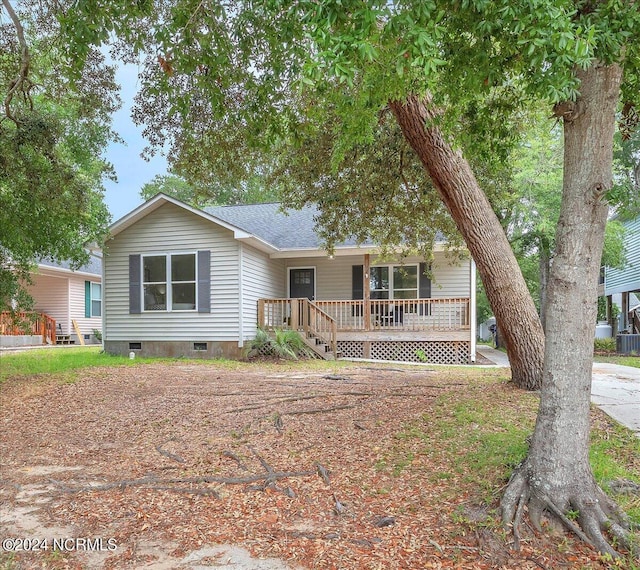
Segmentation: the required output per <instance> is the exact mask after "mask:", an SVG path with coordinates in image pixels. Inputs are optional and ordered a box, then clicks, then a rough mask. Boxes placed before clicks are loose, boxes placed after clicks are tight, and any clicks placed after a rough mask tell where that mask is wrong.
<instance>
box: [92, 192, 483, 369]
mask: <svg viewBox="0 0 640 570" xmlns="http://www.w3.org/2000/svg"><path fill="white" fill-rule="evenodd" d="M315 213H316V210H315V209H314V208H312V207H306V208H303V209H302V210H288V211H287V212H286V213H285V212H283V211H281V209H280V205H279V204H256V205H246V206H221V207H208V208H204V209H198V208H194V207H192V206H189V205H187V204H185V203H183V202H181V201H179V200H176V199H175V198H172V197H169V196H167V195H164V194H158V195H156V196H155V197H153V198H151V199H150V200H148V201H147V202H145V203H144V204H142V205H141V206H139V207H138V208H136V209H135V210H133V211H132V212H130V213H129V214H127V215H125V216H124V217H123V218H121V219H120V220H118V221H116V222H115V223H114V224H113V225H112V226H111V228H110V236H109V239H108V240H107V242H106V244H105V248H104V275H103V285H104V317H103V323H104V346H105V350H106V351H107V352H110V353H114V354H128V353H130V352H134V353H137V354H140V355H145V356H146V355H164V356H181V355H184V356H189V357H194V356H200V357H215V356H226V357H240V356H241V355H242V354H243V350H244V348H245V346H246V345H247V343H248V341H250V340H251V339H253V338H254V337H255V335H256V331H257V329H258V327H260V328H263V329H266V330H270V331H273V330H275V329H286V328H293V329H296V330H298V331H300V332H301V333H303V337H304V338H305V339H306V341H307V343H308V344H309V345H310V346H311V347H312V348H314V350H315V351H316V352H318V353H319V354H321V355H322V356H324V357H326V358H334V357H340V356H342V357H345V358H370V359H380V360H404V361H418V362H419V361H423V362H442V363H454V362H456V363H458V362H460V363H467V362H470V361H474V360H475V337H476V331H475V320H476V319H475V266H474V264H473V262H472V261H471V260H470V259H469V258H468V257H467V258H466V259H463V260H462V261H453V260H452V259H451V257H452V256H450V255H447V254H446V251H445V250H446V247H445V244H444V243H437V244H436V246H435V248H434V251H433V258H432V259H431V260H430V271H427V267H428V266H427V264H426V263H425V260H424V259H420V258H417V257H412V258H405V259H402V260H400V259H398V260H396V261H388V260H382V259H380V258H379V256H378V255H377V248H376V247H375V246H374V245H373V244H363V245H357V244H356V243H355V241H354V242H345V243H341V244H339V245H338V246H336V248H335V251H334V252H333V254H332V255H328V254H327V252H326V251H324V250H323V249H322V247H321V242H320V238H319V237H318V235H317V233H316V232H315V231H314V215H315Z"/></svg>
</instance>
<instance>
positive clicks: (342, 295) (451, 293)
mask: <svg viewBox="0 0 640 570" xmlns="http://www.w3.org/2000/svg"><path fill="white" fill-rule="evenodd" d="M420 261H421V259H420V258H418V257H414V258H408V259H406V260H405V261H404V262H405V264H417V263H419V262H420ZM363 262H364V256H363V255H354V256H345V257H342V256H339V257H335V258H334V259H329V258H328V257H308V258H298V259H288V260H286V265H287V268H292V267H315V268H316V299H317V300H318V301H340V300H347V299H351V291H352V283H351V279H352V277H351V267H352V266H353V265H362V264H363ZM377 263H378V262H377V259H376V258H375V257H374V256H372V257H371V265H372V266H374V265H377ZM469 263H470V262H469V259H465V260H463V261H460V262H452V261H450V260H449V259H448V258H447V257H446V256H445V254H444V253H443V252H435V254H434V260H433V264H432V272H433V277H432V286H431V296H432V297H433V298H444V297H469V296H470V295H471V291H470V284H469V283H470V280H469ZM380 264H381V265H387V264H394V262H393V261H384V262H380ZM287 279H288V271H287V272H285V290H286V288H287V287H288V283H287Z"/></svg>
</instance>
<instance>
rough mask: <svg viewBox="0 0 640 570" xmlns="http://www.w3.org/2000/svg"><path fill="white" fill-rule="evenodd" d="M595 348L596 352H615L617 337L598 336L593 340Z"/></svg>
mask: <svg viewBox="0 0 640 570" xmlns="http://www.w3.org/2000/svg"><path fill="white" fill-rule="evenodd" d="M593 349H594V350H595V351H596V352H615V351H616V339H615V338H596V339H594V341H593Z"/></svg>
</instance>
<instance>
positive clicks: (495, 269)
mask: <svg viewBox="0 0 640 570" xmlns="http://www.w3.org/2000/svg"><path fill="white" fill-rule="evenodd" d="M390 107H391V110H392V112H393V114H394V115H395V117H396V119H397V121H398V123H399V125H400V127H401V129H402V132H403V134H404V136H405V138H406V139H407V141H408V142H409V144H410V145H411V147H412V148H413V150H414V151H415V152H416V153H417V155H418V157H419V158H420V160H421V161H422V164H423V165H424V167H425V168H426V170H427V172H428V173H429V175H430V177H431V179H432V181H433V184H434V186H435V188H436V189H437V190H438V192H439V193H440V196H441V197H442V200H443V202H444V204H445V205H446V207H447V208H448V210H449V212H450V214H451V216H452V218H453V220H454V221H455V223H456V225H457V227H458V230H459V231H460V233H461V234H462V237H463V238H464V240H465V242H466V244H467V247H468V248H469V251H470V252H471V255H472V256H473V259H474V260H475V262H476V265H477V267H478V271H479V272H480V277H481V278H482V282H483V283H484V286H485V289H486V292H487V297H488V299H489V303H490V304H491V308H492V309H493V313H494V315H495V316H496V320H497V323H498V326H499V327H500V332H501V333H502V336H503V339H504V341H505V344H506V346H507V353H508V355H509V361H510V362H511V374H512V379H513V381H514V382H515V383H516V385H518V386H520V387H522V388H526V389H529V390H537V389H539V388H540V386H541V382H542V366H543V358H544V333H543V331H542V326H541V324H540V319H539V317H538V313H537V311H536V307H535V305H534V303H533V300H532V298H531V295H530V293H529V291H528V289H527V285H526V283H525V281H524V278H523V277H522V272H521V271H520V267H519V266H518V262H517V261H516V258H515V256H514V254H513V251H512V249H511V246H510V244H509V241H508V240H507V237H506V235H505V233H504V230H503V229H502V226H501V225H500V222H499V221H498V218H497V217H496V215H495V213H494V211H493V209H492V208H491V204H490V203H489V200H487V197H486V195H485V194H484V192H483V191H482V189H481V188H480V186H479V185H478V182H477V180H476V178H475V176H474V174H473V172H472V170H471V167H470V166H469V163H468V162H467V161H466V160H465V158H464V157H463V156H462V153H461V152H458V151H455V150H453V149H452V148H451V146H450V145H449V143H448V142H447V141H446V140H445V138H444V136H443V134H442V132H441V131H440V130H439V129H438V128H437V127H434V126H432V125H431V122H432V119H433V110H432V108H431V107H430V106H429V104H428V101H427V100H426V99H425V98H420V97H418V96H410V97H408V98H407V99H406V100H404V101H392V102H391V103H390ZM480 229H481V231H480Z"/></svg>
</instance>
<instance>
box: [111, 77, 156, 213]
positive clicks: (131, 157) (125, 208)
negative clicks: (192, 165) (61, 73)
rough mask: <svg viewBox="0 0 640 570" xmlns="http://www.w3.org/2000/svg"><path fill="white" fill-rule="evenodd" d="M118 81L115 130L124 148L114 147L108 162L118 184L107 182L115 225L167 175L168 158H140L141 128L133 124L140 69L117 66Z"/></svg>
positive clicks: (144, 143) (143, 145)
mask: <svg viewBox="0 0 640 570" xmlns="http://www.w3.org/2000/svg"><path fill="white" fill-rule="evenodd" d="M116 81H117V82H118V83H119V84H120V87H121V90H120V97H121V98H122V101H123V105H122V108H121V109H120V110H119V111H118V112H117V113H115V114H114V115H113V128H114V130H115V131H117V133H118V134H119V135H120V137H121V138H122V139H124V141H125V143H126V145H124V144H111V145H110V146H109V148H108V149H107V152H106V154H105V158H106V159H107V160H108V161H109V162H110V163H111V164H112V165H113V167H114V169H115V171H116V175H117V177H118V182H117V183H116V182H111V181H110V180H106V181H105V184H104V186H105V190H106V192H105V202H106V204H107V206H108V208H109V211H110V212H111V216H112V222H115V221H116V220H119V219H120V218H121V217H122V216H124V215H125V214H128V213H129V212H130V211H131V210H133V209H134V208H136V207H137V206H139V205H140V204H142V201H143V200H142V198H140V189H141V188H142V186H143V185H144V184H145V183H147V182H150V181H151V179H152V178H153V177H154V176H155V175H156V174H165V173H166V170H167V162H166V159H165V157H163V156H160V155H156V156H155V157H153V159H152V160H151V161H146V160H144V159H143V158H142V157H141V156H140V154H141V153H142V149H143V148H144V147H145V146H146V142H145V139H144V138H143V136H142V128H141V127H137V126H136V125H135V124H134V123H133V121H132V120H131V107H132V105H133V97H134V95H135V94H136V92H137V90H138V68H137V66H135V65H122V64H118V71H117V73H116Z"/></svg>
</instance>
